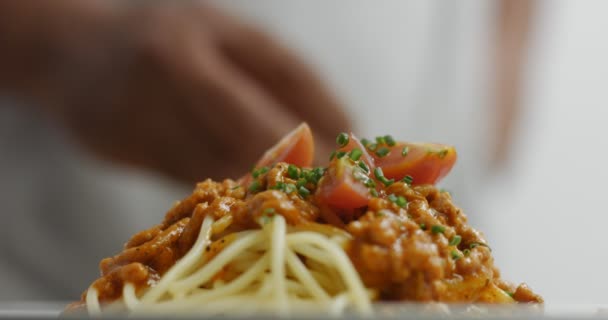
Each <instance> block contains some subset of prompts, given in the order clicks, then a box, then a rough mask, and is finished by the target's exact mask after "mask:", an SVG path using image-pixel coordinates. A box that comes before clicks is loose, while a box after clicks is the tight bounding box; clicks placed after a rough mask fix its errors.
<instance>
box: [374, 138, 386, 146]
mask: <svg viewBox="0 0 608 320" xmlns="http://www.w3.org/2000/svg"><path fill="white" fill-rule="evenodd" d="M376 143H377V144H378V145H383V144H385V143H386V139H385V138H384V137H382V136H380V137H376Z"/></svg>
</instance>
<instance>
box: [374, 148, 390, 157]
mask: <svg viewBox="0 0 608 320" xmlns="http://www.w3.org/2000/svg"><path fill="white" fill-rule="evenodd" d="M390 152H391V150H390V149H389V148H386V147H382V148H380V149H378V150H377V151H376V155H377V156H378V157H380V158H384V157H386V156H387V155H388V154H389V153H390Z"/></svg>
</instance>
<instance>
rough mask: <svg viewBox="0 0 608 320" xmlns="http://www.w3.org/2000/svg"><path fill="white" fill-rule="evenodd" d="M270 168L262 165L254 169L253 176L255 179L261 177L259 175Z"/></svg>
mask: <svg viewBox="0 0 608 320" xmlns="http://www.w3.org/2000/svg"><path fill="white" fill-rule="evenodd" d="M268 170H270V169H269V168H268V167H261V168H259V169H255V170H253V172H252V173H251V175H252V176H253V178H254V179H256V178H257V177H259V176H261V175H263V174H265V173H267V172H268Z"/></svg>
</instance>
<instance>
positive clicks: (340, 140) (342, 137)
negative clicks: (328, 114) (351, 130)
mask: <svg viewBox="0 0 608 320" xmlns="http://www.w3.org/2000/svg"><path fill="white" fill-rule="evenodd" d="M348 140H349V139H348V133H346V132H342V133H340V134H339V135H338V136H337V137H336V143H337V144H338V145H339V146H340V147H344V146H346V145H347V144H348Z"/></svg>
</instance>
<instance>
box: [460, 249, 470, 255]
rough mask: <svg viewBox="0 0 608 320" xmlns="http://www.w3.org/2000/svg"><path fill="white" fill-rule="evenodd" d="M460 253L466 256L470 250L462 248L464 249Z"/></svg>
mask: <svg viewBox="0 0 608 320" xmlns="http://www.w3.org/2000/svg"><path fill="white" fill-rule="evenodd" d="M462 253H464V255H465V256H468V255H469V254H470V253H471V250H469V249H464V250H462Z"/></svg>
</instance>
